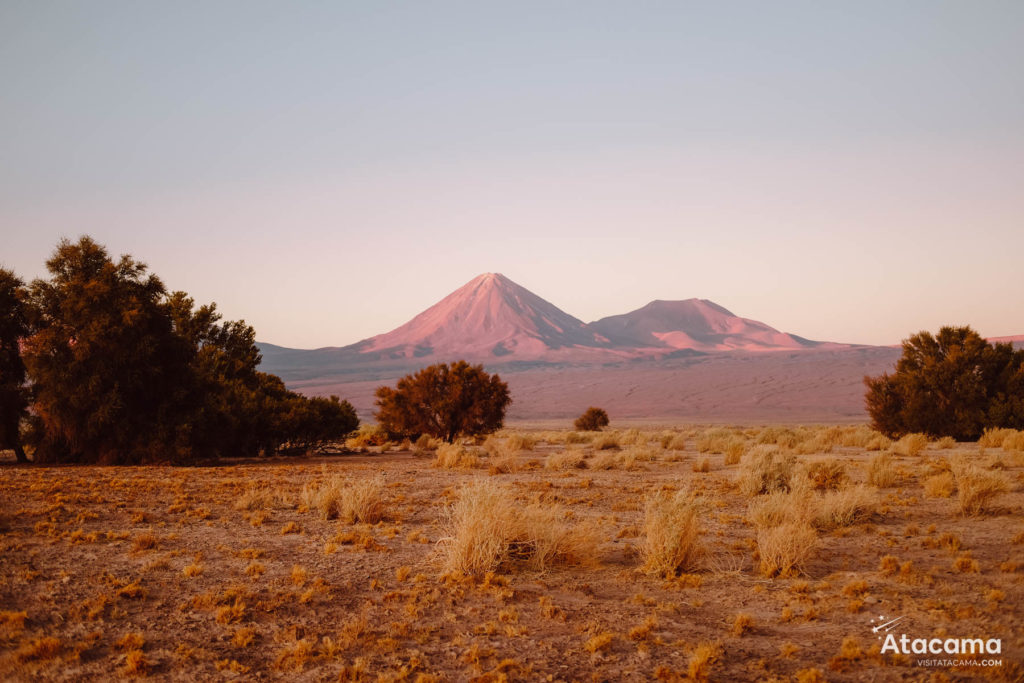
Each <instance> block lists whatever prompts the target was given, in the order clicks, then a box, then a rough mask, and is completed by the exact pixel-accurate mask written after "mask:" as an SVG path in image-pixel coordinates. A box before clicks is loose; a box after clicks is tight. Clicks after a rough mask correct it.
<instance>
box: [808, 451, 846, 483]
mask: <svg viewBox="0 0 1024 683" xmlns="http://www.w3.org/2000/svg"><path fill="white" fill-rule="evenodd" d="M848 478H849V477H847V476H846V465H844V464H843V463H842V462H840V461H839V460H836V459H835V458H832V459H830V460H818V461H815V462H812V463H811V464H810V465H808V466H807V479H808V480H810V482H811V486H812V487H813V488H815V489H818V490H821V491H836V490H838V489H840V488H842V486H843V485H844V484H845V483H846V481H847V479H848Z"/></svg>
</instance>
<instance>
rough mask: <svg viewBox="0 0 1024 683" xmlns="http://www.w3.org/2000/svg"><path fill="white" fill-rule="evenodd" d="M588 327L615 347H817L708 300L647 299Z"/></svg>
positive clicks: (763, 348)
mask: <svg viewBox="0 0 1024 683" xmlns="http://www.w3.org/2000/svg"><path fill="white" fill-rule="evenodd" d="M589 327H590V329H591V330H594V331H596V332H597V333H599V334H601V335H602V336H604V337H606V338H607V339H609V340H610V341H611V342H612V343H613V344H615V345H616V346H633V347H647V348H669V349H693V350H695V351H776V350H786V349H790V350H800V349H808V348H817V347H820V346H821V344H820V343H819V342H813V341H810V340H808V339H804V338H802V337H797V336H796V335H792V334H787V333H785V332H780V331H778V330H776V329H775V328H774V327H771V326H769V325H766V324H764V323H762V322H758V321H756V320H750V319H748V318H740V317H738V316H736V315H733V314H732V313H731V312H729V311H727V310H726V309H724V308H722V307H721V306H719V305H718V304H716V303H714V302H712V301H708V300H707V299H686V300H685V301H652V302H651V303H649V304H647V305H646V306H644V307H643V308H638V309H637V310H635V311H631V312H630V313H624V314H622V315H613V316H610V317H607V318H602V319H601V320H598V321H596V322H593V323H590V325H589ZM832 346H838V345H832Z"/></svg>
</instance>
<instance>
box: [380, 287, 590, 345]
mask: <svg viewBox="0 0 1024 683" xmlns="http://www.w3.org/2000/svg"><path fill="white" fill-rule="evenodd" d="M602 345H603V344H602V341H601V340H600V339H599V338H598V336H597V335H595V334H594V333H593V332H591V331H590V330H588V329H587V326H586V325H584V324H583V322H582V321H580V320H578V319H576V318H574V317H573V316H571V315H569V314H568V313H566V312H565V311H562V310H561V309H559V308H558V307H557V306H555V305H553V304H551V303H549V302H547V301H545V300H544V299H542V298H540V297H539V296H537V295H536V294H534V293H533V292H531V291H530V290H528V289H526V288H525V287H522V286H521V285H519V284H516V283H515V282H513V281H512V280H510V279H508V278H507V277H505V276H504V275H502V274H501V273H483V274H481V275H478V276H477V277H475V278H473V279H472V280H470V281H469V282H467V283H466V284H465V285H463V286H462V287H460V288H459V289H457V290H455V291H454V292H452V293H451V294H449V295H448V296H446V297H445V298H444V299H442V300H441V301H439V302H438V303H436V304H434V305H433V306H431V307H430V308H428V309H427V310H425V311H423V313H420V314H419V315H418V316H416V317H415V318H413V319H412V320H410V321H409V322H408V323H406V324H405V325H402V326H401V327H399V328H397V329H395V330H392V331H391V332H388V333H387V334H382V335H379V336H377V337H373V338H371V339H368V340H366V342H363V343H362V344H361V349H360V350H361V351H363V352H367V351H370V352H375V353H379V354H381V355H384V356H386V357H389V358H402V357H410V356H415V357H420V356H428V355H429V356H439V357H450V358H457V357H466V358H489V357H503V356H515V357H519V358H536V357H540V356H542V355H544V354H546V353H547V352H549V351H552V350H556V349H564V348H567V347H576V346H583V347H595V346H602Z"/></svg>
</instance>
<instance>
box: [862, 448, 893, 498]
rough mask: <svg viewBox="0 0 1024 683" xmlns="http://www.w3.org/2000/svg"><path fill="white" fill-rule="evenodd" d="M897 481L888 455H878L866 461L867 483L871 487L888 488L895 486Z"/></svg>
mask: <svg viewBox="0 0 1024 683" xmlns="http://www.w3.org/2000/svg"><path fill="white" fill-rule="evenodd" d="M897 479H898V476H897V474H896V467H895V466H894V465H893V459H892V456H891V455H889V454H888V453H879V454H877V455H874V456H872V457H871V460H869V461H868V483H869V484H871V485H872V486H876V487H878V488H880V489H885V488H889V487H890V486H894V485H895V484H896V481H897Z"/></svg>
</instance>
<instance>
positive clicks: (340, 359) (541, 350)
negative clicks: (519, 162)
mask: <svg viewBox="0 0 1024 683" xmlns="http://www.w3.org/2000/svg"><path fill="white" fill-rule="evenodd" d="M1021 339H1022V338H1021V337H1010V338H1003V339H1001V341H1016V342H1018V345H1019V344H1020V340H1021ZM993 341H995V340H993ZM259 347H260V350H261V351H262V353H263V364H262V366H261V369H263V370H265V371H267V372H272V373H274V374H276V375H279V376H280V377H281V378H282V379H284V380H285V382H286V383H287V384H288V386H289V387H290V388H292V389H295V390H297V391H301V392H303V393H306V394H313V395H327V394H337V395H339V396H343V397H345V398H347V399H349V400H350V401H352V403H353V405H355V407H356V409H357V410H358V411H359V414H360V416H361V417H363V418H364V419H367V418H370V417H371V416H372V414H373V410H374V390H375V389H376V388H377V387H378V386H380V385H381V384H390V383H392V382H393V381H394V380H395V379H396V378H398V377H400V376H402V375H403V374H406V373H407V372H410V371H412V370H414V369H416V368H419V367H422V366H424V365H429V364H431V363H438V362H448V361H453V360H458V359H463V358H464V359H466V360H470V361H473V362H477V363H483V364H484V365H485V366H486V367H487V369H488V370H489V371H492V372H494V371H500V372H501V376H502V378H503V379H505V380H506V381H508V382H509V385H510V387H511V389H512V396H513V403H512V406H511V408H510V412H509V417H510V419H513V420H549V419H557V420H564V419H566V418H570V417H574V416H576V415H579V414H580V413H581V412H582V411H583V410H584V409H585V408H586V407H587V406H588V405H599V406H602V407H604V408H606V409H607V410H608V411H609V413H610V414H611V415H612V418H613V421H614V420H615V419H616V418H638V419H639V418H643V419H652V418H666V419H672V420H678V419H683V420H687V421H696V422H707V421H730V422H732V421H744V422H765V421H771V422H779V421H781V422H808V421H810V422H836V421H863V420H865V419H866V415H865V411H864V385H863V378H864V376H865V375H878V374H880V373H882V372H886V371H889V370H891V369H892V367H893V365H894V364H895V362H896V360H897V359H898V358H899V356H900V353H901V352H900V348H899V346H898V345H895V346H866V345H853V344H838V343H834V342H821V341H811V340H809V339H805V338H803V337H800V336H797V335H795V334H790V333H787V332H780V331H779V330H777V329H775V328H774V327H771V326H770V325H767V324H765V323H762V322H758V321H756V320H750V319H747V318H741V317H739V316H736V315H734V314H733V313H731V312H730V311H728V310H726V309H725V308H723V307H721V306H719V305H718V304H716V303H714V302H711V301H708V300H706V299H686V300H684V301H652V302H651V303H649V304H647V305H646V306H644V307H643V308H639V309H637V310H635V311H631V312H629V313H624V314H622V315H613V316H610V317H607V318H602V319H601V320H597V321H595V322H592V323H584V322H583V321H581V320H579V319H578V318H575V317H573V316H571V315H569V314H568V313H566V312H565V311H563V310H561V309H559V308H558V307H557V306H555V305H553V304H551V303H550V302H548V301H545V300H544V299H542V298H540V297H539V296H537V295H536V294H534V293H533V292H531V291H529V290H527V289H525V288H524V287H521V286H520V285H518V284H516V283H515V282H512V281H511V280H509V279H508V278H507V277H505V276H503V275H500V274H497V273H486V274H484V275H480V276H479V277H477V278H474V279H473V280H472V281H470V282H469V283H467V284H466V285H464V286H462V287H460V288H459V289H457V290H455V291H454V292H452V293H451V294H449V295H448V296H446V297H445V298H444V299H442V300H441V301H439V302H438V303H437V304H435V305H433V306H431V307H430V308H428V309H427V310H425V311H423V312H422V313H420V314H419V315H417V316H416V317H415V318H413V319H412V320H410V321H409V322H407V323H405V324H404V325H402V326H401V327H398V328H396V329H394V330H392V331H390V332H387V333H385V334H379V335H377V336H375V337H370V338H369V339H364V340H363V341H360V342H357V343H355V344H351V345H349V346H342V347H327V348H321V349H311V350H304V349H289V348H285V347H281V346H275V345H273V344H266V343H260V344H259Z"/></svg>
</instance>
